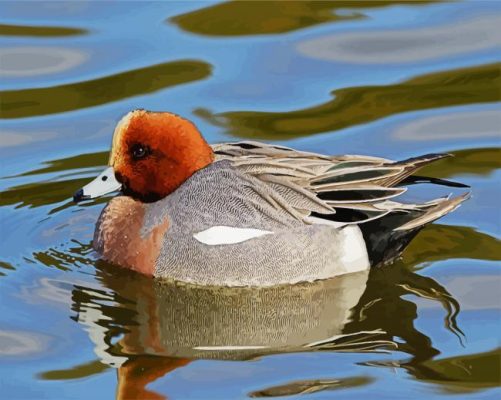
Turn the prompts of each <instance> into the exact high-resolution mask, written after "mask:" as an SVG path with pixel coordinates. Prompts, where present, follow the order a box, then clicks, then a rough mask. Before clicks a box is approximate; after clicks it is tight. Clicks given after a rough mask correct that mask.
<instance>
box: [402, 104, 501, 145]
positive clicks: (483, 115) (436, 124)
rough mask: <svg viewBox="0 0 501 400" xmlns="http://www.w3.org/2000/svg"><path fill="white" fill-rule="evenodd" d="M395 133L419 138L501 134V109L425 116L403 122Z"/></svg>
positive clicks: (404, 138)
mask: <svg viewBox="0 0 501 400" xmlns="http://www.w3.org/2000/svg"><path fill="white" fill-rule="evenodd" d="M393 136H394V137H395V138H397V139H400V140H417V141H430V140H451V139H455V140H458V139H480V138H488V137H499V138H501V114H500V113H499V111H498V110H485V111H464V112H460V113H459V112H457V113H451V114H446V115H438V116H434V117H427V118H422V119H418V120H415V121H412V122H410V123H408V124H405V125H403V126H401V127H400V128H398V129H397V130H396V131H395V133H394V134H393Z"/></svg>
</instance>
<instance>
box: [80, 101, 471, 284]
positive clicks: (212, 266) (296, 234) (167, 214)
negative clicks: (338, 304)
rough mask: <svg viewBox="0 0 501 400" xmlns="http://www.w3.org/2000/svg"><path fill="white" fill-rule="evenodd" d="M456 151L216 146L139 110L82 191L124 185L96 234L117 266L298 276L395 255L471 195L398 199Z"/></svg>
mask: <svg viewBox="0 0 501 400" xmlns="http://www.w3.org/2000/svg"><path fill="white" fill-rule="evenodd" d="M446 156H448V155H447V154H427V155H424V156H421V157H415V158H411V159H408V160H404V161H399V162H394V161H390V160H387V159H383V158H376V157H369V156H359V155H343V156H327V155H321V154H314V153H308V152H303V151H297V150H293V149H291V148H288V147H283V146H276V145H270V144H265V143H259V142H250V141H245V142H238V143H223V144H217V145H213V146H210V145H209V144H207V142H206V141H205V140H204V138H203V137H202V135H201V134H200V132H199V131H198V130H197V128H196V127H195V125H194V124H193V123H191V122H190V121H188V120H186V119H184V118H181V117H179V116H177V115H175V114H171V113H168V112H149V111H145V110H135V111H132V112H130V113H128V114H127V115H125V116H124V117H123V118H122V119H121V120H120V122H119V123H118V125H117V127H116V129H115V132H114V135H113V142H112V148H111V155H110V159H109V167H108V168H106V169H105V170H104V171H103V172H102V173H101V174H100V175H99V176H98V177H97V178H96V179H95V180H93V181H92V182H91V183H89V184H88V185H86V186H84V187H83V188H82V189H81V190H79V191H78V192H77V193H76V194H75V196H74V200H75V201H77V202H78V201H81V200H84V199H91V198H95V197H98V196H102V195H105V194H107V193H110V192H115V191H120V192H121V194H122V195H120V196H117V197H115V198H113V199H112V200H111V201H110V202H109V203H108V205H107V206H106V207H105V208H104V210H103V211H102V213H101V216H100V217H99V220H98V222H97V225H96V231H95V234H94V240H93V246H94V249H95V250H96V251H97V252H98V253H99V254H100V255H101V257H102V258H103V259H104V260H106V261H108V262H111V263H113V264H116V265H120V266H122V267H125V268H129V269H133V270H135V271H138V272H140V273H143V274H146V275H150V276H154V277H158V278H169V279H173V280H178V281H184V282H190V283H195V284H201V285H223V286H271V285H277V284H292V283H297V282H301V281H314V280H317V279H325V278H330V277H334V276H337V275H341V274H346V273H351V272H357V271H361V270H366V269H368V268H369V267H370V266H375V265H381V264H386V263H389V262H391V261H392V260H394V259H395V258H396V257H398V256H399V255H400V253H401V252H402V250H403V249H404V248H405V247H406V245H407V244H408V243H409V242H410V240H411V239H412V238H413V237H414V236H415V235H416V234H417V233H418V232H419V230H420V229H421V228H423V226H424V225H425V224H427V223H429V222H431V221H434V220H435V219H437V218H439V217H441V216H443V215H445V214H447V213H449V212H451V211H453V210H454V209H455V208H457V207H458V206H459V204H460V203H461V202H462V201H464V200H465V199H466V198H467V197H468V194H465V195H462V196H458V197H455V198H449V197H446V198H439V199H435V200H432V201H429V202H425V203H422V204H406V203H400V202H398V201H396V200H395V198H396V197H397V196H398V195H400V194H402V193H404V192H405V191H406V188H405V187H403V185H404V184H409V183H416V182H420V181H422V180H424V178H422V177H416V176H413V174H414V172H416V170H417V169H418V168H420V167H422V166H424V165H426V164H428V163H430V162H432V161H435V160H438V159H441V158H443V157H446ZM427 181H428V182H432V183H439V184H447V185H456V186H464V185H461V184H455V183H453V182H447V181H443V180H439V179H432V178H430V179H428V180H427Z"/></svg>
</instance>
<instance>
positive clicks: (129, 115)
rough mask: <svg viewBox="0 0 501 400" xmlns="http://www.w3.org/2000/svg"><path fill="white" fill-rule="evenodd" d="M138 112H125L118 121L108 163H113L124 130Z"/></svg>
mask: <svg viewBox="0 0 501 400" xmlns="http://www.w3.org/2000/svg"><path fill="white" fill-rule="evenodd" d="M135 113H137V111H130V112H128V113H127V114H125V115H124V116H123V117H122V119H120V121H118V123H117V126H116V127H115V131H114V132H113V140H112V142H111V151H110V159H109V161H108V165H111V166H112V165H113V161H114V160H113V155H114V154H115V151H116V149H117V148H118V146H119V143H120V141H121V139H122V136H123V134H124V132H125V131H126V130H127V128H128V127H129V124H130V121H131V119H132V116H133V115H134V114H135Z"/></svg>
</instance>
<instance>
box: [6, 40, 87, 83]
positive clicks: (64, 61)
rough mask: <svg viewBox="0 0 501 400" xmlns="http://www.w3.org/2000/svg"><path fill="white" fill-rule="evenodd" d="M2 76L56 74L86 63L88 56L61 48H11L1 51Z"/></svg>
mask: <svg viewBox="0 0 501 400" xmlns="http://www.w3.org/2000/svg"><path fill="white" fill-rule="evenodd" d="M0 59H1V60H2V62H1V63H0V76H7V77H22V76H36V75H46V74H55V73H58V72H63V71H67V70H69V69H72V68H75V67H77V66H78V65H80V64H82V63H84V62H85V61H86V60H87V59H88V55H87V54H85V53H84V52H82V51H80V50H75V49H66V48H60V47H9V48H3V49H0Z"/></svg>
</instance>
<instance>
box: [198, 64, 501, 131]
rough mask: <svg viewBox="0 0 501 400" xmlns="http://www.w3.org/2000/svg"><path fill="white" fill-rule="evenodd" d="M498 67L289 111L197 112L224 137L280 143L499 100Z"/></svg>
mask: <svg viewBox="0 0 501 400" xmlns="http://www.w3.org/2000/svg"><path fill="white" fill-rule="evenodd" d="M500 68H501V64H499V63H495V64H488V65H481V66H474V67H468V68H462V69H456V70H451V71H441V72H434V73H431V74H426V75H421V76H418V77H415V78H412V79H409V80H406V81H403V82H400V83H396V84H391V85H384V86H360V87H350V88H342V89H338V90H335V91H334V92H332V95H333V97H334V99H332V100H330V101H328V102H326V103H323V104H319V105H317V106H313V107H309V108H304V109H299V110H293V111H289V112H256V111H231V112H224V113H219V114H217V113H212V112H210V111H209V110H205V109H199V110H197V111H196V113H197V114H198V115H199V116H201V117H203V118H205V119H207V120H208V121H209V122H211V123H212V124H214V125H217V126H221V127H223V128H224V129H225V131H226V132H227V133H229V134H232V135H235V136H240V137H246V138H259V139H271V140H273V139H274V140H283V139H289V138H294V137H300V136H307V135H312V134H316V133H322V132H329V131H336V130H340V129H344V128H348V127H351V126H355V125H361V124H364V123H367V122H372V121H376V120H378V119H381V118H385V117H389V116H392V115H395V114H399V113H403V112H409V111H417V110H426V109H432V108H440V107H451V106H460V105H467V104H477V103H490V102H496V101H500V100H501V91H500V90H499V87H500V85H501V72H500V71H501V69H500Z"/></svg>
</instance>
